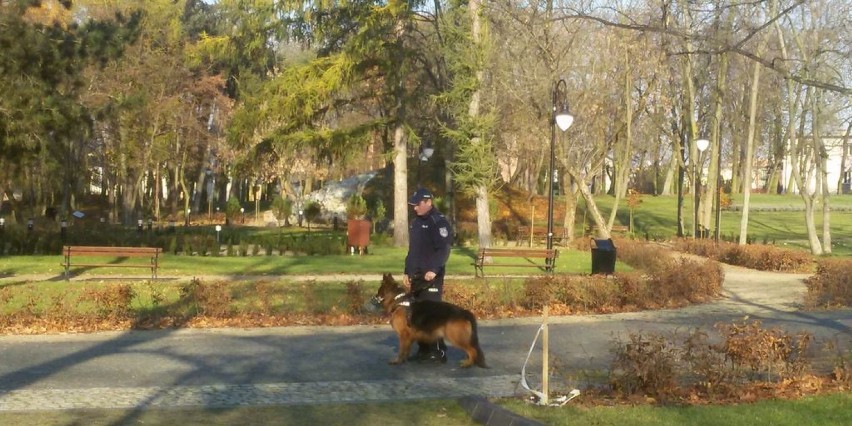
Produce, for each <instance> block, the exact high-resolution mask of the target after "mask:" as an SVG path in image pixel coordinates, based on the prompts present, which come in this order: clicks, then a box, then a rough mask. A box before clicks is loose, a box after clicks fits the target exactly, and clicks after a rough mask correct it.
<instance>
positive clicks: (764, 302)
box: [0, 266, 852, 411]
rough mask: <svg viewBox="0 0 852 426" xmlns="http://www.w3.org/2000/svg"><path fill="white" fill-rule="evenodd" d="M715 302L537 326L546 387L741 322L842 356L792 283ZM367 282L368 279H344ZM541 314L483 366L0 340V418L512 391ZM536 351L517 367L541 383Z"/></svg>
mask: <svg viewBox="0 0 852 426" xmlns="http://www.w3.org/2000/svg"><path fill="white" fill-rule="evenodd" d="M725 269H726V279H725V284H724V297H723V298H722V299H721V300H719V301H716V302H714V303H709V304H705V305H696V306H690V307H687V308H683V309H671V310H661V311H653V312H636V313H625V314H613V315H587V316H569V317H555V318H551V319H550V345H551V349H550V354H551V365H557V366H558V371H559V374H560V376H558V377H551V382H552V383H553V385H552V386H553V387H552V388H553V389H559V388H560V387H564V388H565V389H566V390H567V389H570V388H572V387H577V386H579V385H581V384H582V383H581V382H580V381H581V380H582V378H583V377H584V372H589V371H600V370H603V369H605V368H606V366H607V365H608V362H609V359H610V354H609V349H610V347H611V343H612V340H613V339H614V338H616V337H623V336H625V335H626V334H627V333H629V332H633V331H640V330H641V331H656V332H665V331H686V330H687V329H690V328H694V327H702V328H706V329H707V330H708V331H709V329H710V328H711V327H712V325H713V324H714V323H716V322H719V321H731V320H739V319H742V317H743V316H746V315H748V316H749V317H750V318H752V319H760V320H761V321H763V323H764V325H765V326H768V327H774V326H778V327H782V328H784V329H786V330H790V331H798V330H805V331H808V332H811V333H813V334H814V335H815V336H816V337H817V338H818V339H832V340H836V341H838V342H839V343H840V344H841V345H843V346H844V347H846V348H850V347H852V311H850V310H844V311H835V312H819V313H812V312H802V311H800V310H799V307H800V302H801V300H802V295H803V294H804V291H805V287H804V285H803V283H802V281H801V280H802V279H803V278H804V277H805V276H803V275H796V274H775V273H766V272H756V271H750V270H746V269H742V268H736V267H730V266H726V267H725ZM357 278H363V279H365V280H368V281H369V280H375V281H377V282H378V279H379V277H377V276H376V277H374V276H363V277H356V279H357ZM540 321H541V319H540V318H524V319H509V320H495V321H482V322H481V324H480V341H481V342H482V343H483V348H484V350H485V352H486V358H487V361H488V364H489V365H490V366H491V368H489V369H479V368H474V369H461V368H459V367H458V366H457V364H458V362H459V361H461V360H462V358H463V356H464V355H463V354H462V353H461V352H460V351H457V350H454V349H451V351H450V354H449V355H450V361H449V362H448V363H447V364H446V365H419V364H405V365H402V366H390V365H388V364H387V363H386V361H387V360H388V359H390V358H391V357H392V356H393V354H394V352H395V351H396V339H395V337H394V336H393V334H392V332H391V330H390V329H389V327H388V326H386V325H384V326H352V327H280V328H253V329H178V330H155V331H128V332H106V333H93V334H78V335H74V334H65V335H47V336H0V411H30V410H62V409H72V408H129V407H133V408H145V407H231V406H247V405H288V404H322V403H334V402H375V401H388V400H410V399H419V398H457V397H463V396H488V397H492V396H493V397H504V396H511V395H518V394H524V393H525V392H526V391H525V390H524V389H523V388H521V387H520V385H519V380H520V372H521V369H522V368H523V366H524V360H525V359H526V357H527V353H528V351H529V349H530V345H531V343H532V341H533V338H534V337H535V335H536V332H537V330H538V329H539V327H540V326H539V324H540ZM540 358H541V353H540V350H539V349H536V350H534V352H533V355H532V357H531V359H530V363H529V364H528V365H527V367H526V371H527V380H528V382H529V383H530V385H531V386H532V387H533V388H537V387H538V386H540V385H539V383H540V382H541V380H540V377H541V364H540Z"/></svg>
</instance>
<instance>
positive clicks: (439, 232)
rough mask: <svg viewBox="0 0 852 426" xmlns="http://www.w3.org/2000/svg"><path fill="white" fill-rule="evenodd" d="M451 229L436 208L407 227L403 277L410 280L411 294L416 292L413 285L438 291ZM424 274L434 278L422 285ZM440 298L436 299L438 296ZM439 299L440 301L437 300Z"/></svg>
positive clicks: (442, 281)
mask: <svg viewBox="0 0 852 426" xmlns="http://www.w3.org/2000/svg"><path fill="white" fill-rule="evenodd" d="M452 235H453V232H452V229H451V228H450V223H449V222H448V221H447V218H446V217H444V215H443V214H441V212H439V211H438V209H436V208H434V207H433V208H432V209H431V210H429V213H427V214H426V215H425V216H417V217H416V218H415V219H414V220H413V221H412V222H411V225H410V227H409V233H408V238H409V242H408V256H406V257H405V275H408V276H409V277H411V278H412V284H411V285H412V288H411V290H412V292H414V293H417V292H418V290H421V289H420V288H417V284H420V283H423V284H422V285H426V286H429V285H432V286H435V287H438V289H439V291H440V290H441V289H442V287H443V284H444V268H445V265H446V264H447V259H449V257H450V245H451V243H452V238H453V237H452ZM428 271H432V272H435V274H436V275H437V276H436V277H435V279H434V280H432V281H431V282H428V283H426V282H425V281H424V280H422V279H420V278H421V277H422V276H423V274H425V273H426V272H428ZM439 297H440V296H439ZM439 300H440V299H439Z"/></svg>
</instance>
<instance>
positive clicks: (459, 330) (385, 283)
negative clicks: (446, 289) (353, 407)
mask: <svg viewBox="0 0 852 426" xmlns="http://www.w3.org/2000/svg"><path fill="white" fill-rule="evenodd" d="M410 299H411V297H410V296H409V295H407V294H406V292H405V289H404V288H403V287H402V286H400V285H399V284H397V282H396V281H395V280H394V279H393V276H391V274H384V275H383V276H382V285H381V286H380V287H379V291H378V292H376V296H375V297H373V303H375V304H377V305H381V307H382V308H383V309H384V311H385V312H387V313H389V314H390V315H391V319H390V324H391V326H392V327H393V329H394V331H396V334H397V336H398V337H399V353H398V355H397V357H396V358H395V359H392V360H390V361H389V363H390V364H400V363H403V362H405V361H406V359H408V355H409V352H410V351H411V344H412V343H414V342H424V343H434V342H437V341H438V339H441V338H446V339H447V340H449V341H450V343H451V344H452V345H453V346H455V347H457V348H459V349H461V350H463V351H465V353H467V359H465V360H464V361H462V362H461V364H460V366H461V367H463V368H467V367H470V366H471V365H476V366H477V367H482V368H488V367H487V366H486V365H485V354H483V353H482V349H481V348H480V347H479V336H477V333H476V317H474V316H473V313H471V312H470V311H468V310H467V309H463V308H461V307H459V306H456V305H453V304H452V303H446V302H435V301H431V300H420V301H415V302H411V301H410ZM406 302H408V303H406ZM409 310H410V312H409Z"/></svg>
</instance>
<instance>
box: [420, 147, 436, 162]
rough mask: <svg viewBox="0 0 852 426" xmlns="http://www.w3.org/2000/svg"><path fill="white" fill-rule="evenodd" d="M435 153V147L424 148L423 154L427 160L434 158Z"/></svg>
mask: <svg viewBox="0 0 852 426" xmlns="http://www.w3.org/2000/svg"><path fill="white" fill-rule="evenodd" d="M434 153H435V148H423V155H424V156H425V157H426V159H427V160H428V159H430V158H432V154H434Z"/></svg>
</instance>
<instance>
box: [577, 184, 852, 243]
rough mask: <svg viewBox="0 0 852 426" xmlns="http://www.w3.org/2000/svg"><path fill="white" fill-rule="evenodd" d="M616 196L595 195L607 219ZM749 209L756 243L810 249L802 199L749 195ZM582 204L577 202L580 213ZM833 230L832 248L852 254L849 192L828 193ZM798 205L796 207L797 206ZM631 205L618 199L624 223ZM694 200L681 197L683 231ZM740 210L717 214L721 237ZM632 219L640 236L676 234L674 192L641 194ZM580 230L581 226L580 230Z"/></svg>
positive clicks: (731, 232) (734, 227) (734, 233)
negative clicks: (844, 193)
mask: <svg viewBox="0 0 852 426" xmlns="http://www.w3.org/2000/svg"><path fill="white" fill-rule="evenodd" d="M613 200H614V198H613V197H609V196H601V197H596V198H595V203H597V205H598V208H599V209H600V210H601V213H602V214H603V215H604V217H605V218H608V217H609V214H610V211H611V209H612V203H613ZM732 203H733V206H742V196H741V195H735V196H734V198H733V199H732ZM749 205H750V210H749V223H748V230H749V231H748V233H749V236H750V237H751V239H752V240H753V241H755V242H757V243H763V242H768V243H772V244H777V245H780V246H786V247H790V248H796V249H801V250H805V251H810V248H809V246H808V242H807V229H806V227H805V212H804V204H803V202H802V199H801V197H799V196H798V195H767V194H753V195H752V196H751V199H750V202H749ZM583 206H584V203H582V202H581V212H580V213H579V214H578V216H580V217H581V216H582V209H583V208H584V207H583ZM831 206H832V210H833V211H832V213H831V224H830V228H831V234H832V243H833V244H832V246H833V250H832V251H833V253H834V254H835V255H840V256H852V196H849V195H844V196H835V197H833V198H831ZM797 209H798V210H797ZM629 216H630V214H629V210H628V208H627V205H626V203H625V202H623V201H622V202H621V203H620V204H619V209H618V215H617V217H618V218H619V221H620V222H621V223H623V224H627V223H628V221H629ZM692 218H693V205H692V203H691V197H689V196H688V195H687V196H686V197H684V209H683V220H684V228H685V229H686V230H687V232H691V230H692ZM741 220H742V211H740V210H723V211H722V214H721V217H720V235H721V237H722V238H723V239H727V240H734V238H736V237H738V236H739V234H740V221H741ZM814 220H815V223H816V226H817V233H818V235H819V236H820V238H822V223H823V220H822V213H821V210H819V209H818V210H817V212H816V214H815V215H814ZM633 222H634V226H635V228H636V231H635V233H636V235H637V236H638V237H644V236H645V235H648V236H649V237H657V238H673V237H674V236H675V235H676V233H677V197H676V196H658V197H654V196H649V195H645V196H643V197H642V204H641V205H640V206H639V207H638V208H637V209H635V210H634V212H633ZM578 232H580V230H578Z"/></svg>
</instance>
